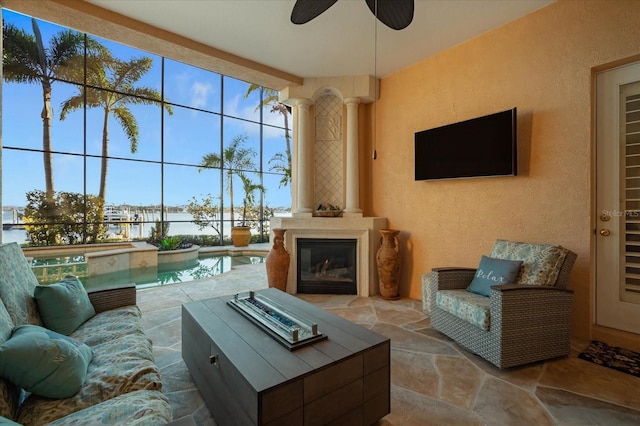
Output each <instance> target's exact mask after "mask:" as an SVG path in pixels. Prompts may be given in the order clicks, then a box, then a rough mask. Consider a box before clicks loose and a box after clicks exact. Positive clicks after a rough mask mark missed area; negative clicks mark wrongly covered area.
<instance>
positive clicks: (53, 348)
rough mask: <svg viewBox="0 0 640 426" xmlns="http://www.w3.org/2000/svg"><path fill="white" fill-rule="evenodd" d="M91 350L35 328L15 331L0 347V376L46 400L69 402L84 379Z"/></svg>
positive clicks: (82, 344)
mask: <svg viewBox="0 0 640 426" xmlns="http://www.w3.org/2000/svg"><path fill="white" fill-rule="evenodd" d="M92 355H93V354H92V352H91V348H89V347H88V346H87V345H85V344H84V343H82V342H79V341H78V340H76V339H72V338H71V337H67V336H64V335H62V334H60V333H56V332H55V331H51V330H47V329H46V328H44V327H39V326H37V325H21V326H18V327H16V328H14V330H13V333H12V334H11V338H10V339H9V340H7V341H6V342H4V343H3V344H2V345H0V376H2V377H4V378H5V379H7V380H9V381H10V382H12V383H13V384H15V385H16V386H19V387H21V388H23V389H24V390H26V391H28V392H32V393H34V394H36V395H40V396H44V397H46V398H68V397H70V396H73V395H74V394H75V393H77V392H78V390H80V387H81V386H82V385H83V383H84V381H85V379H86V378H87V368H88V367H89V363H90V362H91V357H92Z"/></svg>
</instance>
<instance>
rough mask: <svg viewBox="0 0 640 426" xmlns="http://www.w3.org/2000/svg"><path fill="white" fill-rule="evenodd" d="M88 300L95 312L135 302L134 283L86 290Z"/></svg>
mask: <svg viewBox="0 0 640 426" xmlns="http://www.w3.org/2000/svg"><path fill="white" fill-rule="evenodd" d="M87 293H89V300H90V301H91V304H92V305H93V308H94V309H95V310H96V313H99V312H104V311H108V310H111V309H115V308H121V307H124V306H131V305H135V304H136V302H137V301H136V285H135V284H125V285H118V286H113V287H103V288H99V289H95V290H88V291H87Z"/></svg>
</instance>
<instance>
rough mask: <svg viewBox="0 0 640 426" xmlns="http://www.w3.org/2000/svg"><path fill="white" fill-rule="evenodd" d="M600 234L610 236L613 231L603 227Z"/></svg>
mask: <svg viewBox="0 0 640 426" xmlns="http://www.w3.org/2000/svg"><path fill="white" fill-rule="evenodd" d="M600 235H602V236H603V237H608V236H609V235H611V231H609V230H608V229H607V228H602V229H601V230H600Z"/></svg>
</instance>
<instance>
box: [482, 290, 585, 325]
mask: <svg viewBox="0 0 640 426" xmlns="http://www.w3.org/2000/svg"><path fill="white" fill-rule="evenodd" d="M489 297H490V298H491V300H490V306H491V323H492V326H493V324H494V318H495V319H496V321H499V322H500V323H501V325H500V327H501V328H502V330H503V333H504V332H507V331H508V330H510V331H512V332H514V333H521V332H523V331H524V330H525V329H531V328H534V329H535V328H537V327H540V326H541V325H542V324H546V325H549V324H559V325H564V324H569V323H570V318H571V304H572V303H573V291H572V290H567V289H562V288H557V287H551V286H540V285H514V284H503V285H496V286H493V287H491V294H490V296H489Z"/></svg>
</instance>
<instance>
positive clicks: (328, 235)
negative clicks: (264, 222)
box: [271, 216, 387, 297]
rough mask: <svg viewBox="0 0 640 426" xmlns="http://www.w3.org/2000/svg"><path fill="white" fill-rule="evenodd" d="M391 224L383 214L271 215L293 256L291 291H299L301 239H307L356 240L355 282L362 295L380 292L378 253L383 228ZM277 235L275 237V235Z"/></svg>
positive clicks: (289, 281)
mask: <svg viewBox="0 0 640 426" xmlns="http://www.w3.org/2000/svg"><path fill="white" fill-rule="evenodd" d="M386 227H387V219H386V218H383V217H332V218H325V217H278V216H274V217H272V218H271V228H272V229H274V228H282V229H286V230H287V231H286V232H285V234H284V245H285V247H286V248H287V250H288V251H289V254H290V255H291V262H290V263H289V274H288V275H287V293H290V294H296V293H300V291H299V290H298V279H299V277H300V274H299V273H298V265H299V264H300V263H299V262H298V253H299V251H298V242H299V241H300V240H305V239H318V240H352V241H354V240H355V256H356V261H355V264H356V268H355V270H354V271H355V272H354V274H355V280H354V281H355V285H356V287H357V288H356V293H354V294H357V295H358V296H361V297H368V296H373V295H374V294H378V272H377V270H376V263H375V255H376V251H377V250H378V248H380V229H384V228H386ZM272 237H273V236H272Z"/></svg>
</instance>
